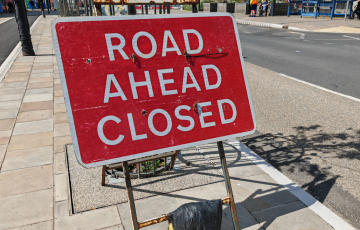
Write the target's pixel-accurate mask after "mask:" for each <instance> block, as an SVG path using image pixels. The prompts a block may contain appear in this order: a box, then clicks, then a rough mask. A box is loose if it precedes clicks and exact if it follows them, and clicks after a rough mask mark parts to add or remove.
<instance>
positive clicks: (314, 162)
mask: <svg viewBox="0 0 360 230" xmlns="http://www.w3.org/2000/svg"><path fill="white" fill-rule="evenodd" d="M239 32H240V40H241V45H242V49H243V56H244V57H245V58H244V60H245V62H246V71H247V75H248V79H249V86H250V92H251V96H252V100H253V105H254V110H255V117H256V121H257V132H256V133H255V135H254V136H253V137H245V138H244V139H242V141H243V143H244V144H246V145H247V146H248V147H249V148H251V149H252V150H254V152H256V153H257V154H259V155H260V156H261V157H262V158H263V159H265V160H266V161H268V162H269V163H270V164H272V165H273V166H274V167H275V168H277V169H278V170H279V171H281V172H282V173H283V174H285V175H286V176H288V177H289V178H290V179H291V180H293V181H295V182H296V183H297V184H298V185H299V186H300V187H302V188H303V189H305V190H306V191H308V192H309V193H310V194H311V195H313V196H314V197H315V198H316V199H317V200H319V201H320V202H322V203H323V204H325V205H326V206H327V207H329V208H330V209H332V210H333V211H335V212H336V213H337V214H339V215H340V216H342V217H343V218H344V219H345V220H347V221H348V222H349V223H351V224H352V225H353V226H354V227H355V228H357V229H360V213H359V211H358V210H359V209H360V187H359V184H360V170H359V168H360V122H359V121H360V104H359V101H356V100H352V99H349V98H346V97H344V96H340V95H338V94H334V93H330V92H327V91H324V90H321V89H319V88H316V87H313V86H310V85H307V84H303V83H300V82H298V81H295V80H292V79H289V78H286V77H283V76H280V75H279V74H278V73H282V74H286V75H288V76H291V77H294V78H297V79H300V80H303V81H306V82H310V83H313V84H315V85H318V86H321V87H324V88H327V89H330V90H333V91H336V92H339V93H342V94H345V95H350V96H353V97H356V98H360V73H359V72H360V71H359V70H360V67H359V60H360V54H359V51H360V40H357V39H356V38H359V39H360V36H359V35H345V36H344V35H339V34H318V33H294V32H290V31H286V30H278V29H270V28H260V27H250V26H240V25H239ZM346 36H348V37H346ZM330 43H331V44H330ZM296 51H300V52H296Z"/></svg>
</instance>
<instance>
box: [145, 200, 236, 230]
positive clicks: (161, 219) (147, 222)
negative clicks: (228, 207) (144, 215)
mask: <svg viewBox="0 0 360 230" xmlns="http://www.w3.org/2000/svg"><path fill="white" fill-rule="evenodd" d="M230 202H231V198H230V196H228V197H225V198H224V199H222V203H223V204H228V203H230ZM167 220H169V216H168V215H166V214H164V215H162V216H159V217H155V218H152V219H150V220H145V221H142V222H139V224H138V226H139V228H144V227H147V226H150V225H153V224H158V223H161V222H164V221H167Z"/></svg>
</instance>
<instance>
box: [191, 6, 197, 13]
mask: <svg viewBox="0 0 360 230" xmlns="http://www.w3.org/2000/svg"><path fill="white" fill-rule="evenodd" d="M192 12H193V13H197V12H198V11H197V8H196V4H192Z"/></svg>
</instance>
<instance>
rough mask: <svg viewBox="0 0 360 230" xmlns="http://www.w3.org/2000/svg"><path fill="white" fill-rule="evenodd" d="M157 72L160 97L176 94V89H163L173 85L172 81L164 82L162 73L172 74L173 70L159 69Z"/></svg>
mask: <svg viewBox="0 0 360 230" xmlns="http://www.w3.org/2000/svg"><path fill="white" fill-rule="evenodd" d="M157 72H158V75H159V81H160V87H161V93H162V95H164V96H165V95H172V94H177V93H178V91H177V90H176V89H174V90H166V88H165V85H166V84H171V83H174V79H167V80H164V76H163V74H164V73H172V72H174V70H173V69H160V70H158V71H157Z"/></svg>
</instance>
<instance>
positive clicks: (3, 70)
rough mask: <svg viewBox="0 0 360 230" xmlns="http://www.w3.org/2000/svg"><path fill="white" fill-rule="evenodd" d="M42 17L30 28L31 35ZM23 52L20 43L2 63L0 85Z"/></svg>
mask: <svg viewBox="0 0 360 230" xmlns="http://www.w3.org/2000/svg"><path fill="white" fill-rule="evenodd" d="M40 16H41V15H39V17H38V18H37V19H36V20H35V22H34V23H33V24H32V26H31V27H30V34H31V33H32V32H33V30H34V29H35V26H36V25H37V23H38V22H39V20H40ZM20 51H21V42H19V43H18V44H17V45H16V46H15V48H14V49H13V51H11V53H10V54H9V56H8V57H7V58H6V60H5V61H4V62H3V63H2V65H1V66H0V83H1V82H2V80H3V79H4V77H5V75H6V74H7V72H8V71H9V69H10V67H11V66H12V64H13V63H14V61H15V59H16V57H17V56H18V55H19V53H20Z"/></svg>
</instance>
